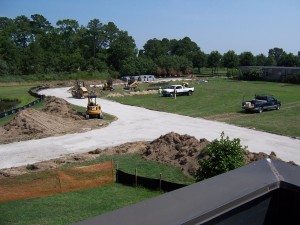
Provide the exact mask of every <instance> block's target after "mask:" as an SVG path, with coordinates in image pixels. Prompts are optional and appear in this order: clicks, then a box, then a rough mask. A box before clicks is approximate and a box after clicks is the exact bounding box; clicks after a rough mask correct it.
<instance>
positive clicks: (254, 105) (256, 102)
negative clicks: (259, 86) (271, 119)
mask: <svg viewBox="0 0 300 225" xmlns="http://www.w3.org/2000/svg"><path fill="white" fill-rule="evenodd" d="M280 107H281V102H280V101H279V100H278V99H276V98H274V97H273V96H271V95H256V96H255V99H253V100H250V101H244V102H243V103H242V109H244V110H246V112H250V111H255V112H259V113H261V112H262V111H264V110H269V109H277V110H278V109H280Z"/></svg>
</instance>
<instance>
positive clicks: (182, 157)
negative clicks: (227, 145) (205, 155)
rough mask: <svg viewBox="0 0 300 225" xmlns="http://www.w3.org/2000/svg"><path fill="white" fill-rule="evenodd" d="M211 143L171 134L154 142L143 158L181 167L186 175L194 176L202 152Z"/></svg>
mask: <svg viewBox="0 0 300 225" xmlns="http://www.w3.org/2000/svg"><path fill="white" fill-rule="evenodd" d="M209 143H210V142H209V141H208V140H206V139H200V140H198V139H196V138H195V137H192V136H189V135H179V134H177V133H174V132H171V133H168V134H166V135H163V136H160V137H159V138H157V139H155V140H154V141H152V142H151V143H150V144H149V146H148V147H147V148H146V150H145V152H144V153H143V158H145V159H147V160H154V161H157V162H161V163H165V164H171V165H174V166H179V167H181V169H182V171H183V173H184V174H186V175H190V176H194V175H195V172H196V171H197V169H198V168H199V164H198V160H199V157H200V155H201V152H202V150H203V149H204V148H205V147H206V146H207V145H208V144H209Z"/></svg>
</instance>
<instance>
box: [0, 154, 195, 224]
mask: <svg viewBox="0 0 300 225" xmlns="http://www.w3.org/2000/svg"><path fill="white" fill-rule="evenodd" d="M111 159H114V160H115V166H116V163H118V166H119V168H121V169H122V170H124V171H126V172H132V173H133V174H134V170H135V168H137V170H138V175H140V176H146V177H154V178H158V177H159V174H160V173H162V174H163V179H164V180H168V181H173V182H177V183H192V182H193V180H192V179H191V178H187V177H185V176H184V175H183V174H182V172H181V171H180V169H178V168H176V167H172V166H167V165H163V164H160V163H156V162H150V161H145V160H143V159H142V158H141V156H139V155H137V154H128V155H123V156H102V157H100V158H98V159H97V160H95V161H94V162H92V163H97V162H101V161H107V160H111ZM85 164H91V162H89V163H85ZM81 165H82V164H81ZM72 166H74V165H72ZM160 194H161V192H159V191H151V190H148V189H145V188H140V187H138V188H134V187H128V186H124V185H120V184H113V185H108V186H104V187H98V188H91V189H86V190H81V191H73V192H69V193H64V194H57V195H51V196H46V197H40V198H34V199H25V200H17V201H12V202H7V203H0V212H1V213H0V221H1V224H8V225H10V224H14V225H16V224H22V225H23V224H24V225H26V224H28V225H29V224H30V225H31V224H72V223H75V222H78V221H81V220H84V219H87V218H89V217H93V216H97V215H100V214H103V213H104V212H108V211H112V210H115V209H118V208H122V207H124V206H128V205H131V204H134V203H137V202H140V201H143V200H145V199H148V198H152V197H155V196H158V195H160Z"/></svg>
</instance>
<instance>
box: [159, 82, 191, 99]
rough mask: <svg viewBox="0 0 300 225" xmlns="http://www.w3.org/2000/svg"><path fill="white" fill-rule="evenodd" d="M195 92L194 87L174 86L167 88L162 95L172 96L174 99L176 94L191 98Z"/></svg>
mask: <svg viewBox="0 0 300 225" xmlns="http://www.w3.org/2000/svg"><path fill="white" fill-rule="evenodd" d="M193 92H194V88H193V87H185V86H182V85H172V86H170V87H167V88H165V89H163V90H162V95H163V96H170V97H173V96H174V94H175V93H176V95H189V96H191V95H192V94H193Z"/></svg>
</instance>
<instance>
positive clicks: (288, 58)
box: [277, 53, 298, 67]
mask: <svg viewBox="0 0 300 225" xmlns="http://www.w3.org/2000/svg"><path fill="white" fill-rule="evenodd" d="M297 62H298V56H295V55H293V54H292V53H289V54H286V53H284V54H282V55H281V57H280V58H279V61H278V62H277V65H278V66H290V67H293V66H297Z"/></svg>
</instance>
